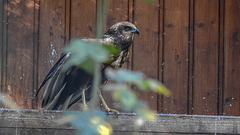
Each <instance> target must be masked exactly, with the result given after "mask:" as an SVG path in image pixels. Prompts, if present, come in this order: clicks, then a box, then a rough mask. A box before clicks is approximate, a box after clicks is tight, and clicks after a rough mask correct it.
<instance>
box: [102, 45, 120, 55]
mask: <svg viewBox="0 0 240 135" xmlns="http://www.w3.org/2000/svg"><path fill="white" fill-rule="evenodd" d="M103 47H104V48H105V49H106V50H107V51H108V52H109V53H110V54H113V55H117V54H119V53H120V50H119V49H118V48H117V47H116V46H114V45H103Z"/></svg>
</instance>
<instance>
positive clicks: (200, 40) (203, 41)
mask: <svg viewBox="0 0 240 135" xmlns="http://www.w3.org/2000/svg"><path fill="white" fill-rule="evenodd" d="M194 5H195V7H194V8H195V10H194V12H195V17H194V21H195V23H194V73H193V75H194V79H193V114H209V115H210V114H211V115H216V114H217V113H218V110H217V104H218V102H217V101H218V42H219V35H218V32H219V23H218V21H219V1H218V0H195V4H194Z"/></svg>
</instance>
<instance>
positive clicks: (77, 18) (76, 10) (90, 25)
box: [70, 0, 96, 38]
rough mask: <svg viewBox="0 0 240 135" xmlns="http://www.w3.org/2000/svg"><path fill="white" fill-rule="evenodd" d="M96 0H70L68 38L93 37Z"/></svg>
mask: <svg viewBox="0 0 240 135" xmlns="http://www.w3.org/2000/svg"><path fill="white" fill-rule="evenodd" d="M95 17H96V0H80V1H79V0H72V1H71V20H70V30H71V33H70V38H74V37H76V36H80V37H93V36H94V31H95Z"/></svg>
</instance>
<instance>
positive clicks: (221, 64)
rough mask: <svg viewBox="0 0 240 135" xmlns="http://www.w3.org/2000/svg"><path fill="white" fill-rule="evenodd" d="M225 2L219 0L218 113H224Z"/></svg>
mask: <svg viewBox="0 0 240 135" xmlns="http://www.w3.org/2000/svg"><path fill="white" fill-rule="evenodd" d="M224 3H225V0H220V1H219V51H218V52H219V53H218V68H219V70H218V115H223V86H224V11H225V8H224V6H225V5H224Z"/></svg>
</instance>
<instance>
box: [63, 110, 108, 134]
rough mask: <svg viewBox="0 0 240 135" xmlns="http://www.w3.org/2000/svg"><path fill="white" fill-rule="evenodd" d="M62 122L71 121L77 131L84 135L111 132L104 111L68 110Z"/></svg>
mask: <svg viewBox="0 0 240 135" xmlns="http://www.w3.org/2000/svg"><path fill="white" fill-rule="evenodd" d="M64 115H65V117H64V118H63V119H61V120H60V122H61V123H69V122H71V124H72V125H73V126H75V127H76V128H77V130H78V131H77V132H78V133H79V134H81V135H82V134H83V135H93V134H102V133H111V132H112V131H111V130H112V129H111V126H110V125H109V124H108V123H107V122H106V121H105V120H104V119H106V115H105V113H104V112H102V111H98V110H90V111H83V112H73V111H68V112H65V113H64Z"/></svg>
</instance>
